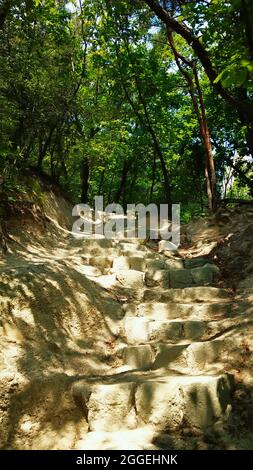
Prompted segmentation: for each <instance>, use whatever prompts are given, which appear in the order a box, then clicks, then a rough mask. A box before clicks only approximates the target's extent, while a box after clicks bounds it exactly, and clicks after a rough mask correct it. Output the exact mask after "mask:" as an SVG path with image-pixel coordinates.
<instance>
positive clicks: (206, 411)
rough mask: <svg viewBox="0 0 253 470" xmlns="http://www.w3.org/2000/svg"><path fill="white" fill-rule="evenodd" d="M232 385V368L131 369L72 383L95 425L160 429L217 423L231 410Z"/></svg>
mask: <svg viewBox="0 0 253 470" xmlns="http://www.w3.org/2000/svg"><path fill="white" fill-rule="evenodd" d="M232 391H233V378H232V376H230V375H227V374H224V375H218V376H213V375H211V376H207V375H204V376H203V375H198V376H190V377H187V376H177V375H175V374H174V375H164V376H162V375H161V374H160V375H159V376H156V375H153V376H152V375H145V374H144V375H143V374H139V375H134V374H132V375H131V374H125V375H123V376H122V375H121V376H114V377H113V378H110V377H109V378H108V377H105V378H104V379H103V382H102V381H101V379H100V381H98V382H95V381H94V382H91V381H88V379H87V381H85V380H82V381H79V382H77V383H75V384H74V385H73V389H72V392H73V396H74V399H75V402H76V404H77V405H78V406H80V407H81V408H82V410H83V412H84V415H85V416H86V419H87V422H88V425H89V431H91V432H110V433H112V432H117V431H121V430H127V429H137V428H138V427H143V426H145V425H149V426H152V428H153V429H155V430H156V431H165V430H170V431H176V430H177V429H179V428H180V427H181V426H182V425H184V426H187V427H191V428H195V429H196V428H197V429H201V430H205V429H208V428H211V427H212V426H213V425H214V423H215V422H216V420H218V419H220V418H222V417H224V416H226V415H228V413H229V409H230V406H229V405H230V403H231V394H232Z"/></svg>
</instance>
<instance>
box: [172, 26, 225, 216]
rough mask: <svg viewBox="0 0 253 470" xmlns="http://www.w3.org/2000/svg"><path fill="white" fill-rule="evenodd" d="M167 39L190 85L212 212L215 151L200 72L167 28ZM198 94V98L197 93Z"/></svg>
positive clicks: (179, 67) (213, 203) (214, 189)
mask: <svg viewBox="0 0 253 470" xmlns="http://www.w3.org/2000/svg"><path fill="white" fill-rule="evenodd" d="M166 30H167V38H168V41H169V45H170V47H171V50H172V52H173V54H174V57H175V61H176V64H177V67H178V69H179V71H180V72H181V75H182V76H183V77H184V78H185V80H186V83H187V85H188V89H189V93H190V96H191V100H192V104H193V109H194V111H195V113H196V116H197V119H198V123H199V129H200V134H201V138H202V142H203V146H204V150H205V160H204V164H205V179H206V191H207V198H208V207H209V209H210V210H213V209H214V208H215V207H216V174H215V164H214V158H213V150H212V144H211V138H210V132H209V127H208V122H207V118H206V111H205V105H204V100H203V94H202V90H201V86H200V83H199V78H198V72H197V68H196V65H195V64H194V63H193V62H190V61H189V60H187V59H186V58H185V57H184V56H182V55H181V54H180V53H179V52H178V51H177V49H176V46H175V43H174V39H173V33H172V31H171V30H170V29H169V28H168V27H167V28H166ZM182 64H184V65H185V66H187V67H188V68H189V67H190V69H191V71H192V73H193V77H191V74H190V73H189V72H188V71H187V70H186V69H185V68H184V67H183V65H182ZM196 92H197V97H196V95H195V93H196Z"/></svg>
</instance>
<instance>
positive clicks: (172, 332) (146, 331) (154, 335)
mask: <svg viewBox="0 0 253 470" xmlns="http://www.w3.org/2000/svg"><path fill="white" fill-rule="evenodd" d="M158 317H159V316H158ZM219 325H220V326H219ZM225 328H227V325H226V327H225ZM124 332H125V337H126V341H127V343H128V344H135V345H137V344H144V343H148V342H150V341H165V342H168V341H170V342H171V343H177V342H178V341H182V340H190V341H200V340H207V339H210V338H211V337H213V336H215V335H217V333H221V332H222V325H221V324H220V322H218V321H208V320H197V319H196V320H188V319H187V320H181V319H177V320H162V319H161V320H152V319H151V320H150V319H149V318H146V317H127V318H125V322H124Z"/></svg>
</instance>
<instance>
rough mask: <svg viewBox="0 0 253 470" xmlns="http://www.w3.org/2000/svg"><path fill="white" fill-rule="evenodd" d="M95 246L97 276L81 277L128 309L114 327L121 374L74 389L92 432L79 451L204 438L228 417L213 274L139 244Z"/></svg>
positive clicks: (228, 380)
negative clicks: (187, 433)
mask: <svg viewBox="0 0 253 470" xmlns="http://www.w3.org/2000/svg"><path fill="white" fill-rule="evenodd" d="M98 247H99V248H98V250H97V251H96V250H95V251H94V252H93V253H91V255H90V258H89V259H87V263H89V264H88V266H92V267H93V268H92V269H93V270H97V272H96V273H95V271H92V269H91V271H90V272H88V271H87V273H88V275H89V276H90V278H91V279H93V280H94V281H95V282H100V283H101V285H105V284H106V283H107V284H108V285H110V286H112V285H114V286H119V287H120V288H121V289H122V293H123V294H125V295H126V297H127V298H129V299H130V300H129V301H128V302H125V303H124V304H123V305H122V319H120V320H119V321H120V327H121V335H120V336H121V340H119V342H118V347H117V358H118V359H119V361H120V366H119V367H118V368H117V369H116V370H114V371H113V372H114V373H113V374H112V375H107V376H103V377H91V378H87V379H82V380H78V381H77V382H75V383H74V385H73V396H74V399H75V401H76V403H78V404H79V406H82V408H83V410H84V412H85V415H86V419H87V422H88V427H89V432H88V435H87V438H86V439H84V440H82V441H80V442H79V443H78V444H77V448H79V449H94V448H97V449H117V448H118V449H141V448H143V449H144V448H145V446H147V447H148V446H149V448H152V440H153V441H154V436H156V437H157V436H163V435H173V433H174V434H176V433H178V432H179V431H180V430H181V429H182V428H184V427H187V428H191V429H195V430H197V431H198V432H204V431H206V430H208V429H210V430H211V429H212V428H213V426H214V425H215V423H217V422H222V421H223V420H225V419H226V418H227V416H228V414H229V411H230V409H231V405H230V403H231V395H232V392H233V377H232V376H231V375H229V374H225V373H224V371H223V368H222V362H221V361H220V359H221V358H222V355H223V354H225V352H224V351H225V345H226V342H227V341H230V339H229V338H227V337H226V329H225V328H223V321H224V319H226V318H228V317H229V315H230V312H231V310H232V302H231V297H230V294H229V293H228V292H227V291H226V290H224V289H221V288H217V287H214V286H215V283H216V280H217V278H218V275H219V270H218V268H217V267H216V266H215V265H214V264H213V263H210V262H209V261H208V260H207V259H206V258H204V257H198V258H194V259H187V260H183V259H182V258H180V257H179V256H178V255H177V252H174V253H171V252H170V253H168V252H167V253H166V252H165V253H159V252H157V251H155V250H154V249H152V248H148V247H147V246H145V245H144V244H142V243H141V242H136V241H134V242H129V241H119V242H114V241H112V242H110V243H109V244H108V240H104V241H103V240H101V243H99V242H98ZM105 253H106V255H105ZM226 326H227V325H226ZM120 435H121V436H122V439H119V436H120ZM147 442H149V443H150V444H149V445H148V444H147ZM168 445H169V444H168ZM165 447H166V444H165Z"/></svg>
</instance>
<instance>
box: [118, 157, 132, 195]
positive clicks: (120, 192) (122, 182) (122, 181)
mask: <svg viewBox="0 0 253 470" xmlns="http://www.w3.org/2000/svg"><path fill="white" fill-rule="evenodd" d="M130 166H131V164H130V162H129V161H128V160H125V161H124V163H123V168H122V173H121V179H120V184H119V187H118V190H117V191H116V193H115V196H114V202H116V203H117V204H118V203H119V202H120V199H121V196H124V193H125V190H126V183H127V176H128V172H129V170H130Z"/></svg>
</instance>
